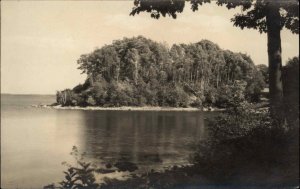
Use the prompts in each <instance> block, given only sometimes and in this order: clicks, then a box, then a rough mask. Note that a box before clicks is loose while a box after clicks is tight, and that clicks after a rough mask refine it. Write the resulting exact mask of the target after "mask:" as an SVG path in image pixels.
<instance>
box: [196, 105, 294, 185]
mask: <svg viewBox="0 0 300 189" xmlns="http://www.w3.org/2000/svg"><path fill="white" fill-rule="evenodd" d="M207 133H208V134H207V137H206V138H205V139H203V140H202V141H200V142H199V144H198V145H196V146H195V153H194V154H193V155H192V156H191V162H192V163H193V164H194V165H195V167H196V168H197V170H198V171H199V172H200V173H202V174H203V175H205V176H207V177H208V178H209V179H212V180H214V181H218V182H232V181H234V180H235V181H236V179H237V178H239V179H241V178H243V177H244V178H247V179H248V180H251V179H252V181H258V180H263V179H266V178H267V177H268V176H269V175H270V174H271V173H272V172H273V173H275V172H279V173H281V174H279V175H278V181H279V182H281V181H282V180H284V179H285V181H287V182H296V181H297V180H295V179H294V178H295V175H296V174H297V173H299V169H298V167H297V168H296V167H295V164H297V162H298V161H299V153H297V152H296V151H295V149H297V147H299V144H298V143H297V142H295V141H298V140H299V139H298V138H297V137H291V136H292V135H291V132H290V131H288V130H286V128H285V127H282V126H278V125H276V124H275V123H273V122H272V121H271V119H270V116H269V113H268V112H257V111H254V110H252V109H251V108H250V107H249V105H247V104H244V105H243V106H239V107H235V108H233V109H231V110H230V111H228V112H226V113H223V114H221V115H220V116H217V117H215V118H214V119H213V120H209V121H208V124H207ZM294 135H295V134H294ZM292 138H293V139H292ZM292 141H294V142H292ZM292 143H293V145H291V144H292ZM292 146H293V147H292ZM291 149H294V150H291ZM290 157H293V158H290ZM297 160H298V161H297ZM287 171H289V173H291V174H290V175H287V174H286V172H287ZM262 175H264V176H265V177H264V178H259V177H260V176H262ZM293 177H294V178H293Z"/></svg>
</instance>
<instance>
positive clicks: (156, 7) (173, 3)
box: [130, 0, 299, 123]
mask: <svg viewBox="0 0 300 189" xmlns="http://www.w3.org/2000/svg"><path fill="white" fill-rule="evenodd" d="M185 1H188V0H161V1H157V0H135V1H134V8H133V9H132V11H131V13H130V14H131V15H135V14H139V13H140V12H148V13H150V14H151V17H153V18H156V19H158V18H159V17H160V15H162V16H166V15H169V16H172V17H173V18H176V17H177V13H181V12H182V11H183V9H184V6H185ZM189 2H190V3H191V8H192V10H193V11H196V10H198V7H199V5H202V4H204V3H211V2H212V1H211V0H190V1H189ZM214 2H216V3H217V5H220V6H226V7H227V8H228V9H232V8H237V7H240V8H241V10H242V11H241V13H238V14H236V15H235V16H234V17H233V18H232V19H231V21H232V22H233V23H234V26H237V27H240V28H241V29H244V28H252V29H257V30H259V32H261V33H262V32H266V33H267V36H268V57H269V88H270V108H271V114H272V117H273V119H276V120H278V121H279V122H281V123H284V120H285V117H284V112H283V111H282V108H283V105H284V103H283V86H282V85H283V84H282V58H281V51H282V50H281V36H280V32H281V30H282V28H283V27H285V28H287V29H289V30H290V31H291V32H292V33H296V34H299V0H216V1H214ZM201 21H202V20H201Z"/></svg>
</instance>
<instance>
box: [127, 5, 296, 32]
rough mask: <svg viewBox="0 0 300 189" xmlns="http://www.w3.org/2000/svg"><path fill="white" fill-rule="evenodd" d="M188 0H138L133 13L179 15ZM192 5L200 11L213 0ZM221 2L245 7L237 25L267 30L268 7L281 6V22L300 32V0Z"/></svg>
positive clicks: (236, 21)
mask: <svg viewBox="0 0 300 189" xmlns="http://www.w3.org/2000/svg"><path fill="white" fill-rule="evenodd" d="M185 2H186V0H161V1H157V0H135V1H134V8H133V9H132V11H131V13H130V15H133V16H134V15H136V14H139V13H140V12H148V13H150V15H151V17H152V18H156V19H158V18H160V15H162V16H164V17H165V16H166V15H168V16H171V17H172V18H177V13H181V12H182V11H183V9H184V6H185ZM189 2H190V4H191V9H192V10H193V11H196V10H198V9H199V5H200V6H201V5H203V4H205V3H211V2H214V1H211V0H191V1H189ZM215 2H216V4H217V5H219V6H226V8H228V9H233V8H237V7H241V10H242V12H241V13H237V14H236V15H234V17H233V18H232V19H231V21H232V22H233V23H234V25H235V26H237V27H240V28H241V29H243V28H252V29H257V30H259V31H260V32H261V33H262V32H267V22H266V17H267V15H268V11H270V10H271V9H272V8H273V7H274V8H276V9H278V10H279V9H281V15H280V22H281V27H286V28H287V29H289V30H291V31H292V32H293V33H299V1H298V0H286V1H281V0H279V1H278V0H257V1H254V0H217V1H215Z"/></svg>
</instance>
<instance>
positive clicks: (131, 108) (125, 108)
mask: <svg viewBox="0 0 300 189" xmlns="http://www.w3.org/2000/svg"><path fill="white" fill-rule="evenodd" d="M33 107H36V108H53V109H58V110H113V111H187V112H196V111H224V109H217V108H203V109H200V108H194V107H187V108H182V107H159V106H141V107H135V106H121V107H95V106H87V107H80V106H61V105H54V106H53V105H33Z"/></svg>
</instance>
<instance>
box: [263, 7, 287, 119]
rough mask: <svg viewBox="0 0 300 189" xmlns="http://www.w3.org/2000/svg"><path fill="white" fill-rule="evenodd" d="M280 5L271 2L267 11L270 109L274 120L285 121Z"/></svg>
mask: <svg viewBox="0 0 300 189" xmlns="http://www.w3.org/2000/svg"><path fill="white" fill-rule="evenodd" d="M280 18H281V17H280V13H279V7H278V6H276V5H274V4H270V5H269V7H268V12H267V17H266V21H267V31H268V32H267V35H268V58H269V90H270V110H271V116H272V118H273V119H274V120H277V121H279V122H280V123H282V122H283V121H284V115H283V114H284V110H283V109H282V108H283V87H282V77H281V71H282V60H281V38H280V31H281V24H280Z"/></svg>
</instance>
